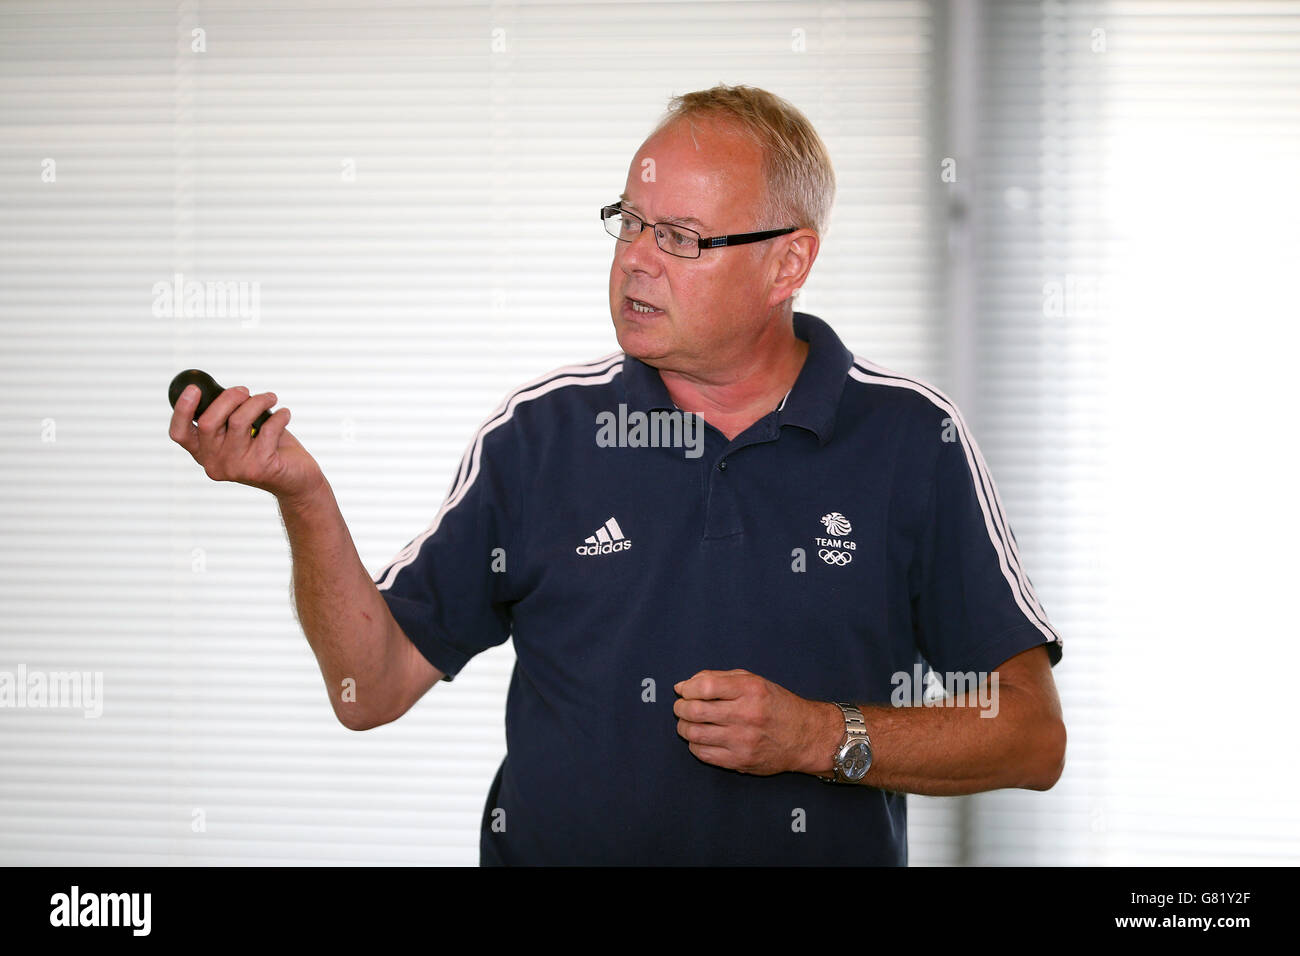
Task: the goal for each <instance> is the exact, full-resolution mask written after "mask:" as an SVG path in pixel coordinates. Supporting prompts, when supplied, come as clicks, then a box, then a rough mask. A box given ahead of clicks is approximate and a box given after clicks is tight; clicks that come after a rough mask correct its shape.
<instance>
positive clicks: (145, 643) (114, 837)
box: [0, 0, 956, 864]
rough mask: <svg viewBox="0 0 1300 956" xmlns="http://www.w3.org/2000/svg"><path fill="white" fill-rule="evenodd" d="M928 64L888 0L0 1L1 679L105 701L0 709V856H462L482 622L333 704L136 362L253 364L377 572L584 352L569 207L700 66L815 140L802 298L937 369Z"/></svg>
mask: <svg viewBox="0 0 1300 956" xmlns="http://www.w3.org/2000/svg"><path fill="white" fill-rule="evenodd" d="M935 55H936V50H935V48H934V43H933V30H932V23H931V10H930V5H929V4H928V3H924V2H882V3H860V4H842V3H806V4H794V3H764V2H682V3H655V4H649V3H647V4H626V3H619V4H610V3H593V2H569V3H517V4H516V3H460V4H455V5H451V4H447V5H444V4H432V3H430V4H408V3H388V2H379V3H369V4H365V5H362V6H358V5H355V4H344V3H337V2H308V0H291V2H283V3H278V4H275V5H272V6H267V7H264V6H260V5H256V4H247V3H232V2H214V3H202V4H200V3H164V4H154V5H148V4H145V5H141V4H124V3H120V2H106V3H89V2H75V0H62V2H54V3H51V2H37V0H28V2H11V3H6V4H5V5H3V6H2V7H0V252H2V253H3V254H2V255H0V455H2V456H3V458H2V460H0V566H2V567H3V578H2V580H0V608H2V613H0V670H6V671H10V672H16V671H18V669H19V668H25V669H26V670H27V671H29V672H33V673H36V672H40V673H44V674H52V673H54V672H72V671H75V672H87V673H90V674H92V675H93V674H98V675H101V677H102V701H101V702H100V703H101V705H102V711H103V712H102V716H100V717H98V718H87V717H85V716H83V713H82V710H80V709H75V708H62V709H60V708H42V707H35V706H27V707H22V708H20V707H12V708H7V709H4V710H2V711H0V767H2V768H3V770H2V772H0V862H3V863H9V864H15V863H17V864H31V863H44V864H114V863H124V864H159V863H200V864H211V863H290V862H309V863H326V864H329V863H346V862H354V861H355V862H366V863H466V864H474V863H476V862H477V859H478V849H477V847H478V825H479V818H480V813H481V810H482V805H483V799H484V796H485V794H486V791H487V788H488V785H489V783H490V781H491V778H492V775H493V773H494V772H495V769H496V766H497V764H498V763H499V761H500V759H501V757H502V755H503V752H504V735H503V731H502V718H503V708H504V701H505V689H506V684H507V681H508V677H509V673H510V667H511V664H512V660H513V658H512V652H511V651H510V649H509V647H508V646H507V647H505V648H501V649H499V650H496V651H493V652H490V653H488V654H485V655H483V656H482V657H480V658H478V659H476V660H475V661H474V662H472V663H471V665H470V666H469V667H468V668H467V669H466V670H465V671H464V672H463V674H462V676H461V677H460V678H458V679H457V681H456V682H455V683H454V684H452V685H442V686H440V687H438V688H436V689H435V690H434V691H433V692H432V693H431V694H430V695H428V697H426V698H425V700H424V701H422V702H421V703H420V704H419V705H418V706H417V707H416V708H414V710H413V711H412V712H411V713H409V714H407V715H406V716H405V717H403V718H402V719H401V720H400V721H398V722H396V723H394V724H392V725H389V726H386V727H383V728H380V729H377V730H375V731H372V732H368V733H364V734H353V733H351V732H349V731H346V730H344V729H343V728H342V727H341V726H339V725H338V724H337V723H336V722H335V720H334V717H333V714H332V712H331V710H330V708H329V705H328V702H327V699H326V695H325V691H324V688H323V687H322V683H321V677H320V674H319V671H318V670H317V667H316V663H315V660H314V658H313V657H312V655H311V652H310V649H309V647H308V646H307V644H306V641H305V640H304V638H303V636H302V634H301V632H300V630H299V628H298V625H297V624H296V622H295V620H294V617H293V614H292V610H291V607H290V604H289V595H288V581H289V575H290V565H289V554H288V549H287V546H286V543H285V540H284V536H283V532H282V530H281V528H280V527H279V524H278V520H277V517H276V509H275V506H274V502H273V501H272V500H271V499H270V497H269V496H267V495H265V494H264V493H262V492H260V491H256V490H253V489H250V488H245V487H241V486H236V485H231V484H220V485H218V484H214V483H212V482H210V481H209V480H208V479H207V478H206V477H205V476H204V474H203V472H202V470H201V469H200V468H199V467H198V466H197V465H196V464H195V463H194V462H193V461H192V460H191V459H190V458H189V456H188V455H187V454H186V453H185V452H184V451H182V450H181V449H180V448H179V447H178V446H176V445H174V444H173V443H172V442H171V441H170V440H169V439H168V437H167V434H166V431H167V421H168V417H169V409H168V407H167V405H166V403H165V400H164V394H165V388H166V385H167V383H168V381H169V380H170V379H171V377H172V375H174V374H175V372H176V371H178V370H179V369H181V368H185V367H190V366H196V367H200V368H205V369H207V370H208V371H210V372H212V373H213V374H214V375H215V376H216V378H217V379H218V381H220V382H221V383H222V384H224V385H236V384H245V385H247V386H249V387H250V388H252V389H253V390H254V391H263V390H273V391H275V392H276V393H277V394H278V395H279V397H280V400H281V404H284V405H288V406H289V407H290V408H291V409H292V410H293V413H294V418H293V423H292V425H291V429H292V431H293V432H294V433H295V434H296V435H297V436H298V437H299V438H300V439H301V440H302V441H303V443H304V444H305V445H306V447H307V448H308V449H309V450H310V451H311V452H312V453H313V454H314V455H315V456H316V457H317V459H318V460H319V461H320V462H321V464H322V466H323V467H324V470H325V472H326V474H327V476H328V477H329V479H330V480H331V482H332V484H333V486H334V488H335V491H336V493H337V495H338V498H339V501H340V504H341V506H342V509H343V512H344V516H345V518H346V519H347V520H348V523H349V526H350V528H351V531H352V535H353V537H354V539H355V541H356V543H357V546H358V549H359V551H360V554H361V557H362V560H363V562H364V563H365V564H366V565H367V567H368V568H370V569H371V570H377V569H378V568H379V567H381V566H382V565H384V564H385V563H387V561H388V560H389V559H390V558H391V557H392V556H393V555H394V554H395V553H396V552H397V550H398V549H399V548H401V547H402V546H403V545H404V544H405V543H406V542H407V541H408V540H410V538H412V537H413V536H414V535H415V534H417V533H418V532H419V531H421V530H422V529H423V528H424V527H425V526H426V525H427V523H428V521H429V520H430V518H431V517H432V515H433V513H434V512H435V511H436V509H437V507H438V505H439V504H440V502H441V500H442V497H443V495H444V493H445V491H446V489H447V486H448V484H449V482H450V481H451V478H452V476H453V474H454V471H455V468H456V464H457V462H458V459H459V456H460V454H461V452H462V450H463V448H464V447H465V444H466V443H467V442H468V440H469V439H470V437H471V435H472V433H473V430H474V429H475V427H476V426H477V424H478V423H479V422H480V421H481V420H482V419H483V418H484V417H485V416H486V415H487V414H488V412H489V411H490V410H491V409H492V408H493V407H494V405H495V404H496V402H497V400H498V399H499V398H500V396H501V395H502V394H503V393H504V392H505V391H507V390H508V389H509V388H511V387H512V386H514V385H516V384H518V383H520V382H522V381H524V380H527V379H529V378H532V377H534V376H535V375H537V374H540V373H541V372H544V371H546V370H548V369H550V368H553V367H555V366H558V365H561V364H566V363H569V362H572V361H575V360H583V359H587V358H592V357H595V356H597V355H601V354H604V353H607V352H609V351H611V350H613V349H614V348H615V347H616V343H615V341H614V338H613V335H612V332H611V328H610V319H609V315H608V306H607V295H606V288H607V279H608V269H609V263H610V257H611V254H612V249H611V243H612V241H613V240H611V239H609V237H608V236H606V235H604V233H603V232H602V231H601V229H600V227H599V224H598V221H597V216H596V210H597V208H598V207H599V206H600V205H602V204H604V203H607V202H610V201H611V200H613V199H614V198H615V197H616V196H617V194H618V192H619V191H620V190H621V189H622V187H623V184H624V179H625V176H626V173H627V165H628V163H629V161H630V159H631V157H632V155H633V153H634V152H635V150H636V147H637V146H638V145H639V143H640V142H641V139H642V138H643V137H644V135H645V134H646V133H647V132H648V131H649V129H650V128H651V126H652V125H653V123H654V122H655V121H656V120H657V118H658V117H659V115H660V113H661V111H662V109H663V107H664V105H665V103H666V101H667V99H668V97H669V96H670V95H671V94H673V93H677V92H684V91H687V90H691V89H699V88H703V87H707V86H710V85H712V84H714V83H717V82H720V81H721V82H729V83H749V84H753V85H757V86H762V87H765V88H768V89H771V90H773V91H775V92H777V93H779V94H780V95H782V96H785V97H786V98H788V99H790V100H791V101H792V102H794V103H795V104H796V105H797V106H799V107H800V108H801V109H803V110H804V111H805V112H806V113H807V115H808V116H809V117H810V118H811V120H812V121H813V123H814V124H815V125H816V126H817V127H818V129H819V130H820V132H821V133H822V135H823V137H824V138H825V140H826V141H827V143H828V146H829V148H830V151H831V154H832V157H833V159H834V161H835V163H836V168H837V172H838V175H839V183H840V192H839V201H838V205H837V209H836V214H835V222H836V225H835V226H834V227H833V228H832V230H831V231H830V234H829V236H828V237H827V242H826V245H825V249H824V251H823V253H822V256H821V259H820V260H819V262H818V264H817V268H816V271H815V273H814V281H813V282H812V283H811V284H810V285H809V287H808V289H807V290H806V295H805V298H804V300H803V301H802V302H801V304H800V307H801V308H806V309H808V310H810V311H814V312H816V313H818V314H820V315H821V316H822V317H823V318H825V319H827V320H828V321H830V322H831V323H832V324H833V325H834V326H835V327H836V328H837V329H838V330H839V332H840V334H841V335H842V337H843V338H844V339H845V341H846V342H848V343H849V344H850V345H851V346H852V347H853V348H854V349H855V350H856V351H858V352H859V353H861V354H863V355H866V356H868V357H870V358H872V359H873V360H875V361H878V362H881V363H882V364H885V365H887V366H889V367H892V368H896V369H899V370H906V371H909V372H912V373H914V374H917V375H921V376H923V377H933V376H934V375H935V374H936V372H937V370H938V369H940V368H941V367H942V364H943V363H942V359H943V348H942V338H941V336H940V334H939V327H940V325H941V319H940V318H939V317H938V313H937V311H936V307H935V288H936V284H937V283H936V281H935V266H934V261H933V260H934V247H935V236H936V231H935V222H936V216H935V209H934V188H933V183H932V178H933V177H932V172H933V169H932V165H933V164H932V161H931V160H932V145H931V143H930V137H931V136H932V123H933V120H934V114H933V111H932V106H933V97H934V90H933V88H932V85H931V82H930V74H931V68H932V64H933V60H934V57H935ZM177 275H179V276H180V277H181V280H180V281H181V282H182V283H183V282H187V281H188V282H198V283H201V286H200V288H201V289H202V290H203V291H204V292H205V294H206V293H207V292H209V291H211V292H214V293H215V292H217V291H223V292H224V291H227V290H228V291H230V292H232V293H233V296H234V297H233V299H231V300H230V301H228V302H226V303H224V304H223V303H221V302H218V301H215V300H214V301H213V303H212V304H213V307H214V308H213V309H212V310H211V311H208V308H207V303H206V301H205V303H204V311H203V312H202V314H196V313H195V312H192V311H191V312H187V311H186V310H185V308H184V307H183V306H184V303H181V304H179V305H178V306H177V307H176V309H174V310H173V309H172V308H171V307H170V306H169V305H168V303H167V302H166V300H165V299H164V298H163V297H162V289H163V287H165V286H166V285H167V284H168V283H171V282H172V281H173V277H174V276H177ZM160 284H161V285H160ZM912 807H913V817H912V827H911V832H912V859H913V860H914V861H915V862H927V861H943V860H946V859H948V858H950V856H951V854H952V852H953V851H952V847H953V846H954V845H955V843H956V839H955V835H954V832H953V830H952V829H951V811H950V808H949V806H948V804H946V803H944V802H942V801H936V802H931V801H926V800H924V799H916V800H913V802H912Z"/></svg>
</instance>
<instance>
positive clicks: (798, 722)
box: [673, 670, 844, 776]
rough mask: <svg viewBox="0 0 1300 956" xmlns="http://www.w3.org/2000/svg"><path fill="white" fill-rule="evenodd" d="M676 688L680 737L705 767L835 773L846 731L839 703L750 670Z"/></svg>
mask: <svg viewBox="0 0 1300 956" xmlns="http://www.w3.org/2000/svg"><path fill="white" fill-rule="evenodd" d="M673 689H674V690H675V691H677V693H678V694H679V695H681V700H678V701H676V702H675V703H674V704H673V713H674V714H676V715H677V717H678V720H677V733H678V734H680V735H681V736H682V737H683V738H684V739H685V740H687V741H688V742H689V744H690V751H691V753H693V754H695V756H696V757H698V758H699V759H700V760H703V761H704V762H705V763H710V764H713V765H715V766H718V767H725V768H726V769H728V770H738V771H740V772H741V773H752V774H756V775H759V776H768V775H770V774H774V773H783V772H785V771H791V770H793V771H799V772H803V773H816V772H819V771H829V770H830V767H831V754H832V752H833V751H834V749H835V745H836V744H837V743H838V742H839V740H840V738H841V737H842V736H843V732H844V717H843V714H842V713H841V712H840V709H839V708H838V707H836V706H835V704H833V703H829V702H826V701H814V700H806V699H805V698H803V697H800V696H798V695H797V694H792V693H790V691H788V690H786V689H785V688H784V687H782V686H780V685H779V684H774V683H772V682H771V681H770V680H766V679H765V678H762V677H759V676H758V675H757V674H752V673H750V672H749V671H747V670H730V671H700V672H699V673H698V674H696V675H695V676H694V677H692V678H690V679H689V680H684V681H681V682H680V683H677V684H675V685H673ZM828 708H829V710H828ZM823 764H825V766H824V767H823V766H822V765H823Z"/></svg>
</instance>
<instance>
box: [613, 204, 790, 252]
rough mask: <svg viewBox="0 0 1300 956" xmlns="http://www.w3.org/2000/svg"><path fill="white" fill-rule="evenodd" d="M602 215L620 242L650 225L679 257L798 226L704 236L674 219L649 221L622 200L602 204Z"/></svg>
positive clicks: (666, 247) (666, 248) (657, 239)
mask: <svg viewBox="0 0 1300 956" xmlns="http://www.w3.org/2000/svg"><path fill="white" fill-rule="evenodd" d="M600 219H601V221H602V222H603V223H604V224H605V231H606V232H607V233H609V234H610V235H611V236H613V237H614V238H615V239H618V240H620V241H621V242H631V241H632V240H633V239H635V238H636V237H637V236H639V235H640V234H641V227H642V226H645V225H651V226H653V227H654V231H655V242H657V243H658V244H659V248H660V249H662V250H663V251H664V252H666V253H668V254H669V255H670V256H677V257H678V258H680V259H698V258H699V257H700V250H701V249H717V248H718V247H720V246H743V245H745V244H746V243H749V242H762V241H763V240H764V239H775V238H776V237H777V236H784V235H786V234H787V233H790V232H794V231H795V230H796V229H798V228H799V227H798V226H791V227H790V228H788V229H766V230H764V231H763V232H741V233H737V234H735V235H734V236H711V237H706V236H701V235H700V234H699V233H698V232H696V231H695V230H693V229H687V228H686V227H685V226H678V225H674V224H673V223H671V222H654V223H648V224H647V223H646V221H645V220H644V219H642V218H640V217H639V216H636V215H634V214H633V213H630V212H628V211H627V210H626V209H624V208H623V207H622V203H615V204H614V205H612V206H602V207H601V208H600Z"/></svg>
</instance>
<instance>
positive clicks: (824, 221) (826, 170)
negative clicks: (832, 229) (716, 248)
mask: <svg viewBox="0 0 1300 956" xmlns="http://www.w3.org/2000/svg"><path fill="white" fill-rule="evenodd" d="M705 118H708V119H715V120H720V121H722V122H723V123H725V124H726V125H727V126H729V127H730V128H731V129H732V130H734V131H735V132H738V133H740V134H742V135H744V136H745V137H747V138H748V139H749V140H751V141H752V142H753V143H755V144H756V145H757V146H758V147H759V148H760V149H762V151H763V167H762V169H763V179H764V180H765V181H766V183H767V195H766V196H765V197H764V199H763V202H762V204H761V205H760V207H759V215H760V218H761V220H762V221H761V222H759V223H757V224H756V225H755V227H754V228H755V229H784V228H785V227H786V226H797V227H799V228H800V229H811V230H813V231H814V232H816V233H817V234H818V235H819V236H820V235H824V234H825V232H826V228H827V226H828V225H829V220H830V214H831V205H832V204H833V203H834V202H835V169H834V168H833V167H832V166H831V157H830V154H829V153H828V152H827V151H826V145H825V144H824V143H823V142H822V140H821V137H820V136H818V135H817V131H816V130H815V129H813V125H812V123H810V122H808V117H806V116H804V115H803V113H801V112H799V110H798V109H796V108H795V107H794V106H793V105H792V104H791V103H789V102H788V101H786V100H783V99H782V98H781V97H779V96H777V95H775V94H774V93H769V92H768V91H767V90H761V89H759V88H758V87H754V86H723V85H719V86H715V87H713V88H712V89H708V90H697V91H696V92H694V93H683V94H680V95H678V96H674V97H673V98H672V99H671V100H669V101H668V111H667V113H665V114H664V118H663V119H662V120H660V122H659V125H658V126H656V127H655V129H654V132H652V133H651V134H650V135H651V136H654V135H655V133H658V132H660V131H661V130H663V129H665V128H666V127H668V126H670V125H672V124H673V123H675V122H677V121H678V120H685V121H687V122H688V123H689V124H690V125H691V129H692V130H694V128H695V124H694V120H696V119H705Z"/></svg>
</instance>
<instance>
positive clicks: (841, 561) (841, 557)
mask: <svg viewBox="0 0 1300 956" xmlns="http://www.w3.org/2000/svg"><path fill="white" fill-rule="evenodd" d="M817 557H819V558H821V559H822V560H823V561H825V562H826V563H827V564H835V565H838V566H839V567H841V568H842V567H844V565H846V564H848V563H849V562H850V561H852V560H853V555H851V554H849V552H847V551H832V550H831V549H829V548H822V549H821V550H820V551H818V552H817Z"/></svg>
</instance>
